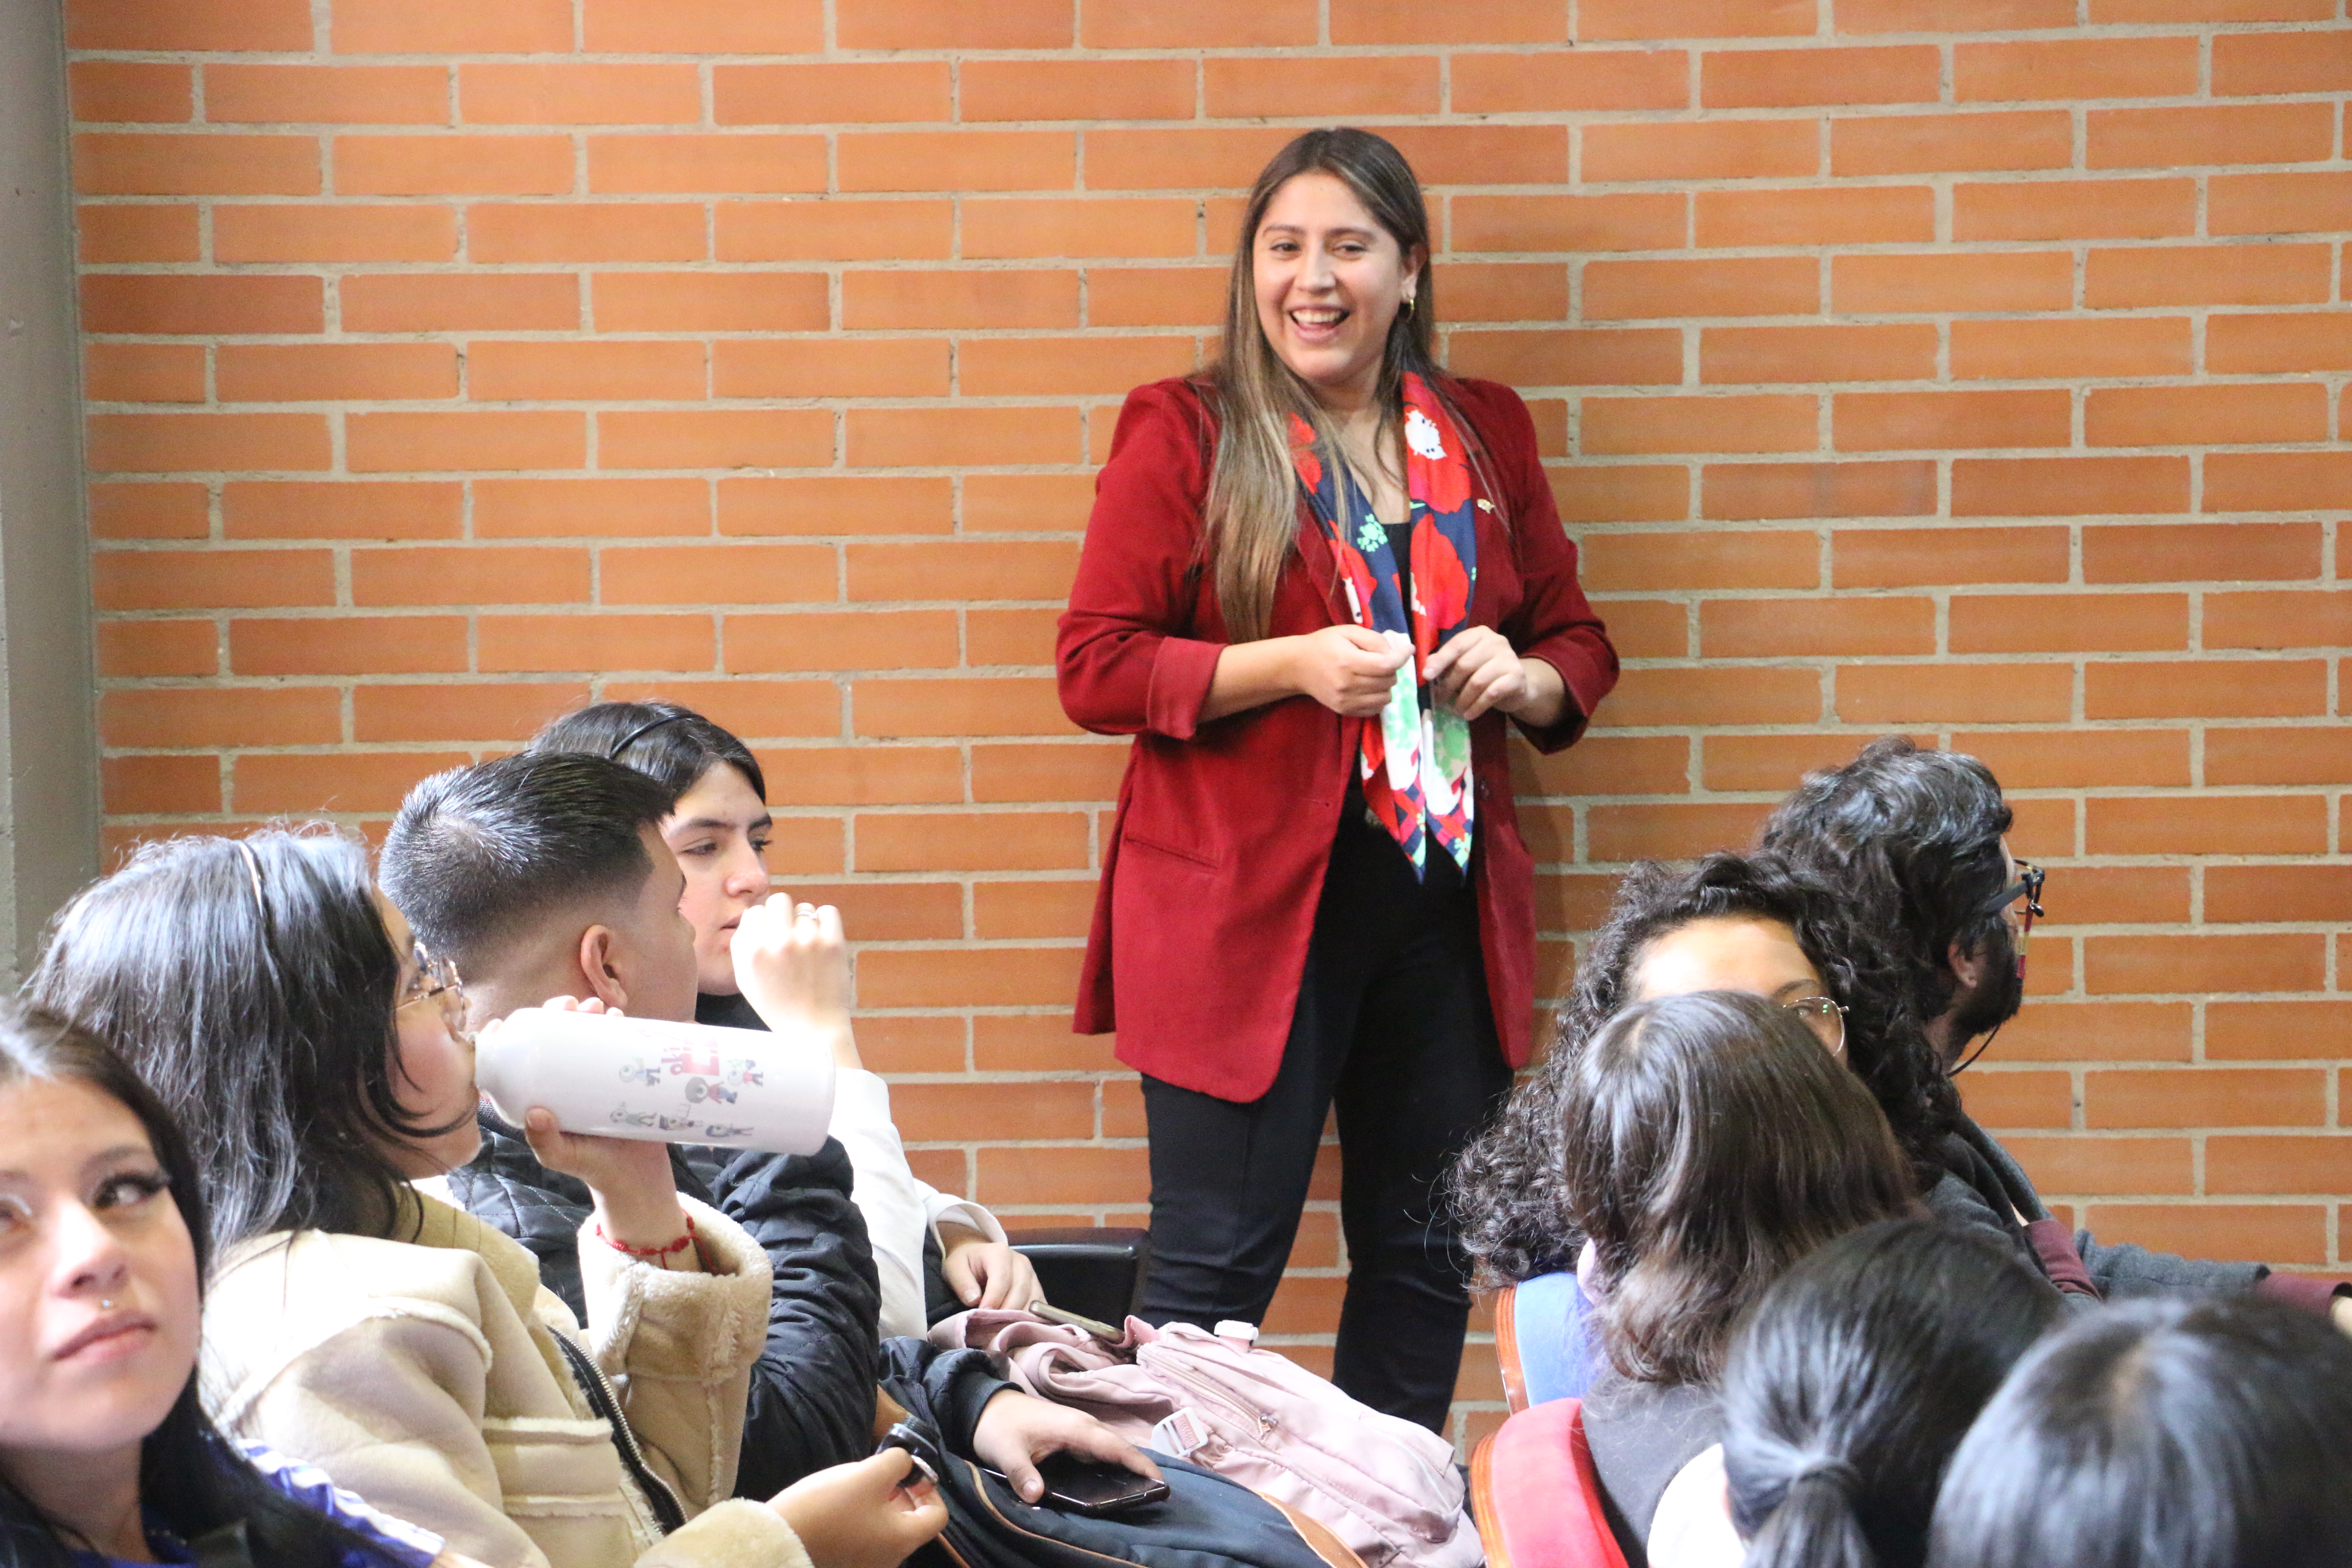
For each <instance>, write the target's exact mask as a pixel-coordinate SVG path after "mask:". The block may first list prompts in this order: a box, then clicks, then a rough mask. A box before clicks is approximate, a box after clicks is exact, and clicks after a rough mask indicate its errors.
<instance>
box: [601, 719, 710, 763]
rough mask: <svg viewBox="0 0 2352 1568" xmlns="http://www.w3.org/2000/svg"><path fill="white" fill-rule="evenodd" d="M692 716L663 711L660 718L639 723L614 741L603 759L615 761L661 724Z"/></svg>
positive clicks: (672, 722)
mask: <svg viewBox="0 0 2352 1568" xmlns="http://www.w3.org/2000/svg"><path fill="white" fill-rule="evenodd" d="M692 717H694V715H693V714H691V713H665V714H663V715H662V716H661V717H660V718H658V719H656V720H653V721H651V722H649V723H644V724H640V725H638V726H637V727H636V728H635V729H634V730H632V731H629V732H628V733H627V734H625V735H624V736H622V737H621V738H620V739H619V740H617V741H615V742H613V749H612V750H611V751H609V752H605V753H604V760H605V761H606V762H608V763H617V762H619V761H620V760H621V753H622V752H625V751H627V750H628V749H629V748H630V747H631V746H634V745H635V744H636V743H637V742H639V741H641V740H643V739H645V737H646V736H647V735H649V734H651V733H653V732H654V731H656V730H658V729H660V728H661V727H662V726H663V725H665V724H675V723H677V721H679V720H681V719H691V718H692Z"/></svg>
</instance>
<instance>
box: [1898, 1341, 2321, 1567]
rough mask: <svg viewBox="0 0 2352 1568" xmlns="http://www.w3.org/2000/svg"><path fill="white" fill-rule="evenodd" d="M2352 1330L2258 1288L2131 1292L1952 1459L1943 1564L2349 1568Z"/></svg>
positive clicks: (2028, 1378) (1981, 1421)
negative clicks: (2346, 1332) (2210, 1293)
mask: <svg viewBox="0 0 2352 1568" xmlns="http://www.w3.org/2000/svg"><path fill="white" fill-rule="evenodd" d="M2347 1451H2352V1342H2347V1341H2346V1339H2345V1337H2344V1336H2343V1335H2342V1334H2341V1333H2339V1332H2337V1331H2336V1329H2335V1328H2334V1327H2332V1326H2331V1325H2330V1324H2329V1323H2328V1321H2327V1320H2326V1319H2325V1318H2322V1317H2318V1316H2316V1315H2315V1314H2312V1313H2308V1312H2304V1311H2300V1310H2296V1309H2294V1308H2292V1307H2288V1306H2285V1305H2283V1304H2281V1303H2277V1302H2272V1301H2265V1300H2260V1299H2258V1298H2253V1297H2245V1296H2231V1297H2220V1298H2212V1299H2208V1300H2154V1301H2132V1302H2126V1303H2124V1304H2122V1305H2119V1306H2116V1307H2111V1308H2109V1309H2107V1310H2105V1311H2103V1312H2100V1313H2098V1314H2096V1315H2095V1316H2092V1317H2088V1318H2084V1319H2083V1320H2081V1321H2078V1322H2076V1323H2074V1325H2072V1326H2071V1327H2069V1328H2068V1329H2067V1330H2066V1331H2064V1332H2063V1333H2062V1334H2059V1335H2057V1336H2055V1337H2054V1338H2053V1339H2051V1340H2050V1341H2048V1342H2045V1343H2043V1344H2042V1345H2041V1346H2040V1347H2038V1348H2037V1349H2036V1350H2035V1351H2034V1352H2032V1354H2031V1355H2030V1356H2028V1357H2027V1358H2026V1359H2025V1360H2024V1361H2023V1362H2021V1363H2020V1364H2019V1365H2018V1368H2017V1370H2016V1371H2015V1372H2014V1373H2012V1374H2011V1377H2010V1380H2009V1382H2008V1383H2007V1384H2004V1385H2003V1386H2002V1388H2001V1391H2000V1393H1999V1394H1996V1395H1994V1397H1993V1400H1992V1402H1991V1404H1990V1405H1987V1406H1986V1407H1985V1412H1984V1414H1983V1415H1981V1416H1979V1417H1978V1419H1977V1424H1976V1426H1974V1427H1972V1428H1970V1430H1969V1436H1968V1439H1967V1440H1966V1441H1965V1442H1963V1443H1962V1444H1961V1445H1960V1448H1959V1452H1958V1454H1957V1455H1956V1456H1955V1457H1954V1458H1953V1460H1952V1468H1951V1473H1950V1475H1949V1476H1948V1478H1947V1479H1946V1480H1945V1482H1944V1490H1943V1495H1942V1497H1941V1498H1940V1499H1939V1500H1937V1504H1936V1523H1935V1531H1934V1536H1933V1540H1932V1542H1931V1544H1930V1546H1929V1550H1928V1554H1927V1561H1928V1563H1930V1564H1932V1565H1933V1568H2042V1565H2044V1564H2048V1563H2066V1564H2068V1568H2271V1565H2273V1564H2276V1563H2294V1564H2295V1565H2296V1568H2344V1565H2345V1564H2347V1563H2352V1487H2347V1486H2346V1485H2345V1484H2344V1475H2343V1467H2344V1455H2345V1454H2346V1453H2347Z"/></svg>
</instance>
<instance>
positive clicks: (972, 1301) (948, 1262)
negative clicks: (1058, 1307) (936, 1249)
mask: <svg viewBox="0 0 2352 1568" xmlns="http://www.w3.org/2000/svg"><path fill="white" fill-rule="evenodd" d="M939 1231H940V1273H941V1274H943V1275H945V1276H946V1277H947V1282H948V1289H950V1290H953V1291H954V1292H955V1293H956V1300H959V1301H961V1302H962V1303H963V1304H964V1305H965V1306H967V1307H1023V1308H1025V1307H1027V1306H1028V1305H1029V1303H1030V1302H1032V1301H1042V1300H1045V1288H1044V1287H1043V1286H1041V1285H1039V1284H1038V1283H1037V1270H1036V1268H1034V1266H1032V1265H1031V1263H1030V1261H1029V1260H1028V1259H1027V1258H1024V1257H1022V1256H1021V1254H1019V1253H1017V1252H1015V1251H1013V1248H1012V1247H1009V1246H1007V1245H1006V1244H1005V1243H1003V1242H1001V1241H991V1240H989V1239H988V1237H984V1236H982V1235H981V1234H980V1232H978V1231H976V1230H967V1229H965V1228H964V1227H963V1226H960V1225H942V1226H940V1227H939Z"/></svg>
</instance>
